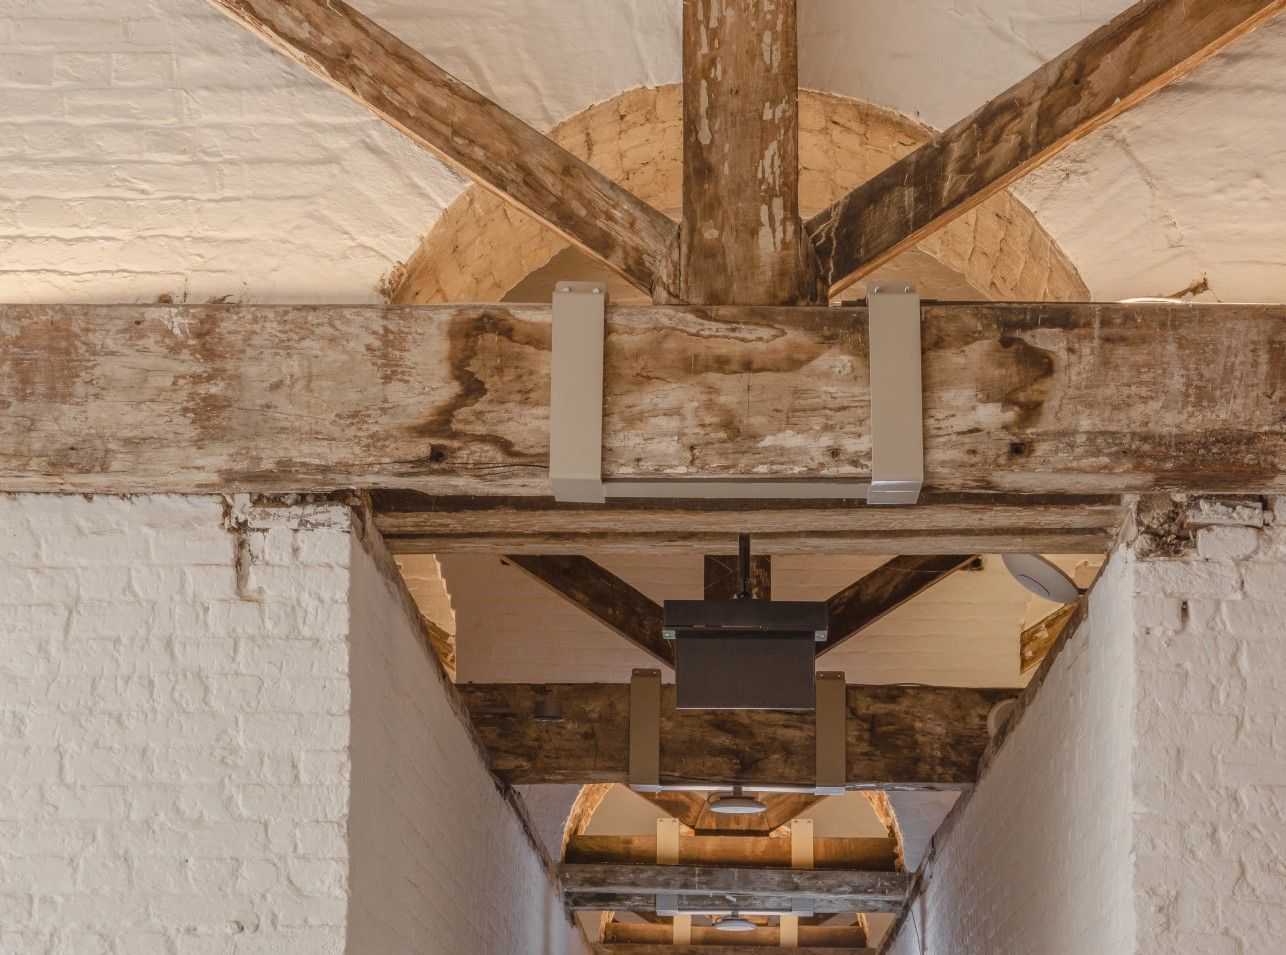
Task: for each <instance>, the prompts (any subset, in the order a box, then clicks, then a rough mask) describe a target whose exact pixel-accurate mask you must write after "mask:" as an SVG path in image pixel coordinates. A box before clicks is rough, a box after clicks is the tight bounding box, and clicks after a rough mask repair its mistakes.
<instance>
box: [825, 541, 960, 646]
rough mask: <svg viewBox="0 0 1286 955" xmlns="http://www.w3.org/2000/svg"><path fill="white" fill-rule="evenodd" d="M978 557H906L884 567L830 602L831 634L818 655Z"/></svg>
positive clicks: (847, 588) (881, 566)
mask: <svg viewBox="0 0 1286 955" xmlns="http://www.w3.org/2000/svg"><path fill="white" fill-rule="evenodd" d="M976 557H977V555H976V554H931V555H928V556H924V555H903V556H900V557H894V558H893V559H892V560H890V561H888V562H887V563H884V564H881V565H880V566H879V567H877V568H876V569H875V570H873V571H871V572H870V573H869V574H867V575H866V576H865V577H863V578H861V579H860V580H857V581H854V582H853V583H852V584H849V586H847V587H845V588H844V589H843V590H841V591H840V592H839V593H837V594H835V596H833V597H831V599H830V600H828V601H827V609H828V611H829V614H830V632H829V635H828V636H827V638H826V642H825V643H819V644H818V645H817V655H818V656H821V655H822V654H823V653H829V652H830V651H831V650H834V649H835V648H836V647H837V646H839V645H840V644H841V643H843V642H844V641H845V640H848V639H849V638H850V637H852V636H854V635H855V634H857V633H859V632H861V631H862V630H864V629H866V628H867V627H869V626H870V625H871V624H873V623H875V622H876V621H877V620H879V619H880V618H881V617H883V616H885V615H886V614H888V613H891V612H892V611H894V610H896V609H897V608H898V607H900V606H902V604H904V603H906V602H907V601H908V600H910V599H911V598H913V597H915V596H917V595H919V594H922V593H924V591H926V590H928V589H929V588H930V587H932V586H933V585H934V584H936V583H938V582H939V581H941V580H943V579H944V578H946V577H949V576H950V575H951V574H953V573H955V572H956V571H957V570H959V569H960V568H961V567H963V566H965V565H966V564H968V563H969V562H970V561H972V560H974V559H976Z"/></svg>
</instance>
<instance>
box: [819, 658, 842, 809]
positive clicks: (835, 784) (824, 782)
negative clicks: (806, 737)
mask: <svg viewBox="0 0 1286 955" xmlns="http://www.w3.org/2000/svg"><path fill="white" fill-rule="evenodd" d="M814 717H815V719H816V721H817V739H816V746H817V774H816V776H815V777H814V786H815V788H814V790H813V791H814V792H815V793H817V794H818V795H825V796H838V795H842V794H843V793H844V792H845V791H846V790H847V788H848V685H847V684H846V683H845V681H844V674H843V673H842V672H838V671H833V670H826V671H822V672H819V673H818V674H817V711H816V713H815V714H814Z"/></svg>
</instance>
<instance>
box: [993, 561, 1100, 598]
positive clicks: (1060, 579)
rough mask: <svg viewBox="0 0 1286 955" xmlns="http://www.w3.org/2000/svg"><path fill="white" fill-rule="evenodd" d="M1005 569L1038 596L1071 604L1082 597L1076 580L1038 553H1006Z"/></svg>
mask: <svg viewBox="0 0 1286 955" xmlns="http://www.w3.org/2000/svg"><path fill="white" fill-rule="evenodd" d="M1001 559H1002V560H1004V562H1005V569H1006V570H1008V571H1009V572H1010V573H1011V574H1013V576H1014V580H1016V581H1018V582H1019V583H1020V584H1022V585H1023V586H1024V587H1026V588H1027V589H1028V590H1030V591H1031V592H1032V593H1034V594H1035V595H1036V596H1037V597H1044V598H1045V599H1046V600H1052V601H1054V602H1055V603H1060V604H1069V603H1073V602H1075V601H1077V600H1079V599H1080V596H1081V591H1080V588H1079V587H1077V586H1076V582H1075V581H1073V580H1072V578H1070V577H1068V576H1067V575H1066V574H1065V573H1063V572H1062V571H1061V570H1060V569H1059V568H1058V567H1056V566H1055V565H1054V564H1052V563H1050V562H1049V561H1048V560H1046V559H1045V558H1044V557H1041V556H1039V555H1037V554H1005V555H1003V557H1002V558H1001Z"/></svg>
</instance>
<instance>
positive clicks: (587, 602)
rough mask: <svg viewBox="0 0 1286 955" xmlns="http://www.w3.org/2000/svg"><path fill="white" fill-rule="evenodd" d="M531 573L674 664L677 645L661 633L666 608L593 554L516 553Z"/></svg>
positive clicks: (515, 560) (513, 559) (513, 560)
mask: <svg viewBox="0 0 1286 955" xmlns="http://www.w3.org/2000/svg"><path fill="white" fill-rule="evenodd" d="M505 560H507V561H508V562H509V563H510V564H512V565H513V566H515V567H517V568H518V569H520V570H523V571H525V572H526V573H527V574H529V575H530V576H531V577H533V578H534V579H535V580H537V581H539V582H540V583H542V584H544V585H545V586H546V587H548V588H549V589H550V590H552V591H553V592H554V593H556V594H558V595H559V596H560V597H562V598H563V599H564V600H566V601H568V602H569V603H572V604H575V605H576V606H577V607H579V608H580V609H581V610H583V611H585V612H586V613H587V614H589V615H590V616H591V617H593V618H594V619H595V620H597V621H598V622H599V623H601V624H603V625H604V626H605V627H608V628H609V629H611V630H612V631H614V632H615V633H618V634H620V635H621V636H622V637H624V638H625V639H626V640H628V641H629V642H630V643H632V644H634V646H636V647H638V648H639V649H640V650H642V651H644V652H645V653H648V654H651V655H652V656H653V657H655V658H656V659H657V660H659V661H660V662H661V663H664V664H667V665H668V666H674V648H673V647H672V646H671V645H670V642H669V641H668V640H666V639H664V638H663V637H662V636H661V607H660V605H659V604H657V603H656V602H655V601H653V600H651V599H650V598H648V597H646V596H644V595H643V594H641V593H639V592H638V591H637V590H635V589H634V588H633V587H631V586H630V585H629V584H627V583H626V582H625V581H623V580H621V578H619V577H617V576H616V575H615V574H613V573H611V572H610V571H608V570H607V569H605V568H604V567H602V566H600V565H599V564H596V563H594V561H592V560H590V559H589V558H588V557H579V556H576V555H570V556H538V555H525V554H510V555H508V556H506V557H505Z"/></svg>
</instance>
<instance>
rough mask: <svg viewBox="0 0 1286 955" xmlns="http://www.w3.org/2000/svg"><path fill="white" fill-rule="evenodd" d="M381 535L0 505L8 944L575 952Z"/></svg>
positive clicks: (138, 503) (303, 523)
mask: <svg viewBox="0 0 1286 955" xmlns="http://www.w3.org/2000/svg"><path fill="white" fill-rule="evenodd" d="M379 546H380V545H379V544H378V543H377V542H374V541H372V540H371V539H369V537H368V538H367V539H366V541H365V543H362V539H361V538H359V537H357V536H356V535H355V534H354V532H353V523H352V518H351V514H350V512H349V510H348V509H346V508H343V507H338V506H333V505H324V506H295V507H285V508H273V507H254V508H251V507H249V506H247V505H246V504H245V503H244V502H235V501H233V502H229V501H225V500H223V499H221V498H218V497H176V496H161V497H137V498H130V499H126V498H111V497H101V496H100V497H95V498H92V499H87V498H85V497H81V496H70V495H64V496H59V495H48V496H42V495H18V496H12V495H10V496H3V497H0V621H2V622H3V623H2V625H0V764H2V765H3V766H4V773H3V777H0V951H2V952H4V953H6V955H8V953H11V952H12V953H22V955H46V953H48V955H54V953H58V955H63V953H68V955H97V953H107V955H151V953H158V955H161V953H163V955H206V953H216V952H217V953H238V955H239V953H247V955H248V953H269V952H271V953H275V955H296V953H297V955H324V953H335V955H338V953H341V952H346V953H351V955H365V953H376V952H379V953H385V952H425V953H430V952H432V953H439V952H447V951H450V952H453V953H455V952H459V953H476V955H491V953H500V952H506V953H507V952H541V953H549V955H562V953H565V952H578V951H580V949H579V948H578V946H579V940H578V937H577V936H575V935H574V933H573V932H572V930H571V928H570V927H569V925H568V923H567V921H566V919H565V917H564V916H563V915H562V913H561V911H560V910H559V908H558V906H557V903H556V895H555V893H554V891H553V887H552V885H551V883H550V881H549V879H548V875H547V872H546V870H545V868H544V862H543V860H542V857H541V856H540V855H539V854H538V853H537V852H536V850H535V849H534V848H533V845H532V843H531V841H530V839H529V838H528V836H527V835H526V834H525V832H524V829H523V826H522V824H521V823H520V821H519V818H518V816H517V815H516V814H515V812H514V810H513V807H512V806H510V805H509V804H508V803H506V801H505V800H504V799H503V798H502V797H501V795H500V794H499V792H498V791H497V790H496V788H495V786H494V785H493V784H492V782H491V779H490V776H489V775H488V774H487V772H486V771H485V769H484V768H483V764H482V762H481V760H480V757H479V754H478V752H477V751H476V750H475V748H474V746H473V743H472V741H471V739H470V736H469V734H468V732H467V731H466V729H465V728H464V726H463V724H462V723H461V722H460V720H459V719H458V718H457V717H456V715H455V713H454V712H453V710H452V708H451V706H450V704H449V702H448V699H449V695H448V687H447V685H446V684H445V683H444V682H443V681H442V679H441V677H440V676H439V675H438V670H437V669H436V663H435V661H434V658H433V657H432V656H430V655H429V653H428V651H427V650H426V649H425V647H424V645H423V643H422V642H421V634H420V632H419V631H418V628H417V626H416V621H417V619H418V617H417V616H416V615H415V613H414V609H413V607H412V606H411V604H410V603H409V600H408V598H405V597H404V595H402V593H401V591H400V590H399V589H398V588H397V587H395V586H394V585H393V584H391V583H390V582H389V579H388V578H387V577H386V576H384V575H383V574H382V573H381V572H380V571H379V570H377V564H376V562H375V560H374V558H373V557H372V556H371V555H372V554H375V555H376V556H379ZM379 566H381V567H383V568H384V569H385V570H387V569H388V568H391V567H392V562H391V559H390V558H387V556H386V555H385V557H384V559H383V563H382V564H380V565H379Z"/></svg>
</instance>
